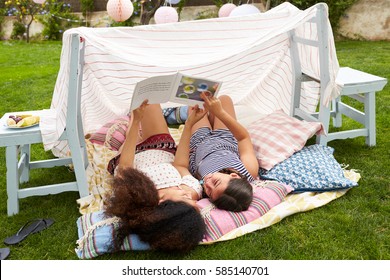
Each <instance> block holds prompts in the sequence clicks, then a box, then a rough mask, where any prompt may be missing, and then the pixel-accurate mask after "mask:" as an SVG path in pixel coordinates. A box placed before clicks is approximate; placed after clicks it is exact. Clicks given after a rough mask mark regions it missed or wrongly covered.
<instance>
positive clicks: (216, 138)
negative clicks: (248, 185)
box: [190, 127, 254, 182]
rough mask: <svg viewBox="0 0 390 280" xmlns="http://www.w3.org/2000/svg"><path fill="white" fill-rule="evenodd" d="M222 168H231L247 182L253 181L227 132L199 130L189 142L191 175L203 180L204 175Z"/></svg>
mask: <svg viewBox="0 0 390 280" xmlns="http://www.w3.org/2000/svg"><path fill="white" fill-rule="evenodd" d="M224 168H233V169H234V170H236V171H238V172H239V173H241V174H242V175H244V176H245V177H246V178H247V179H248V181H250V182H252V181H253V180H254V178H253V177H252V176H251V175H250V173H249V172H248V170H247V169H246V168H245V166H244V164H243V163H242V162H241V160H240V155H239V152H238V143H237V140H236V138H234V136H233V134H232V133H231V132H230V131H229V130H226V129H216V130H211V129H210V128H208V127H202V128H199V129H198V130H197V131H196V132H195V133H194V134H193V135H192V137H191V142H190V172H191V174H192V175H193V176H195V177H197V176H199V177H200V178H202V179H203V178H204V177H205V176H206V175H208V174H211V173H214V172H218V171H220V170H221V169H224Z"/></svg>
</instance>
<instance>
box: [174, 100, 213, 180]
mask: <svg viewBox="0 0 390 280" xmlns="http://www.w3.org/2000/svg"><path fill="white" fill-rule="evenodd" d="M206 113H207V111H206V110H203V109H200V108H199V106H197V105H196V106H195V107H194V109H193V110H192V111H191V113H190V115H189V116H188V119H187V120H186V122H185V126H184V130H183V133H182V135H181V137H180V143H179V145H178V147H177V149H176V155H175V160H174V161H173V166H175V167H176V168H178V167H182V168H185V169H187V172H188V166H189V159H190V139H191V128H192V126H193V125H194V124H195V123H197V122H198V121H199V120H200V119H202V118H203V116H204V115H205V114H206ZM179 172H180V171H179ZM187 174H189V172H188V173H187ZM187 174H185V175H187ZM181 175H182V176H184V175H183V174H181Z"/></svg>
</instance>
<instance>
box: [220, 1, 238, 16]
mask: <svg viewBox="0 0 390 280" xmlns="http://www.w3.org/2000/svg"><path fill="white" fill-rule="evenodd" d="M235 8H237V6H236V5H234V4H233V3H227V4H225V5H223V6H222V7H221V8H220V9H219V11H218V17H228V16H229V15H230V13H231V12H232V11H233V10H234V9H235Z"/></svg>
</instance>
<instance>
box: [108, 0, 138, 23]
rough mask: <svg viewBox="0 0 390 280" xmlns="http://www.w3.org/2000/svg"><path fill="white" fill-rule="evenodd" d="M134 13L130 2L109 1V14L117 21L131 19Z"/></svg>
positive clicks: (123, 0)
mask: <svg viewBox="0 0 390 280" xmlns="http://www.w3.org/2000/svg"><path fill="white" fill-rule="evenodd" d="M133 11H134V6H133V3H132V2H131V1H130V0H108V2H107V13H108V15H109V16H110V17H112V18H113V19H114V20H115V21H125V20H127V19H128V18H130V17H131V15H132V14H133Z"/></svg>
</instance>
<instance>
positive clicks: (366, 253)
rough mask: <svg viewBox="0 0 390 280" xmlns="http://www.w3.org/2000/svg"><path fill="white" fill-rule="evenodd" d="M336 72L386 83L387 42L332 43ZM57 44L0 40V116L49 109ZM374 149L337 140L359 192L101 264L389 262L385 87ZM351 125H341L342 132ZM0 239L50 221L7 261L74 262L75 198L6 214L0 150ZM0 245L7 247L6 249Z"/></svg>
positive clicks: (27, 203)
mask: <svg viewBox="0 0 390 280" xmlns="http://www.w3.org/2000/svg"><path fill="white" fill-rule="evenodd" d="M336 47H337V53H338V58H339V62H340V65H341V66H349V67H351V68H355V69H358V70H362V71H365V72H368V73H371V74H374V75H378V76H382V77H386V78H387V79H388V80H390V67H389V64H390V44H389V42H359V41H342V42H337V44H336ZM60 53H61V42H46V43H35V42H34V43H31V44H26V43H23V42H8V41H6V42H4V41H3V42H0V69H1V70H0V94H1V100H2V102H1V103H0V114H1V115H3V114H4V113H6V112H10V111H23V110H39V109H44V108H49V107H50V102H51V96H52V91H53V88H54V84H55V81H56V76H57V72H58V70H59V59H60ZM376 106H377V107H376V112H377V145H376V146H375V147H367V146H365V145H364V138H363V137H359V138H354V139H348V140H336V141H332V142H330V143H329V146H331V147H334V148H335V157H336V159H337V160H338V161H339V162H340V163H344V164H348V165H349V168H350V169H356V170H358V171H359V172H360V173H361V175H362V179H361V181H360V182H359V186H358V187H356V188H353V189H352V190H350V191H349V192H348V193H347V194H346V195H345V196H343V197H341V198H339V199H337V200H335V201H333V202H331V203H329V204H327V205H325V206H323V207H321V208H318V209H315V210H313V211H310V212H306V213H299V214H296V215H292V216H289V217H287V218H285V219H284V220H282V221H281V222H279V223H278V224H276V225H273V226H271V227H269V228H266V229H263V230H260V231H256V232H254V233H251V234H248V235H245V236H242V237H240V238H237V239H234V240H232V241H227V242H223V243H222V242H220V243H216V244H213V245H210V246H199V247H198V248H196V249H195V250H194V251H192V252H191V253H189V254H187V255H172V254H165V253H160V252H152V251H148V252H123V253H116V254H107V255H104V256H101V257H99V259H113V260H115V259H139V260H141V259H169V260H172V259H184V260H191V259H197V260H204V259H209V260H223V259H230V260H258V259H264V260H301V259H307V260H318V259H320V260H321V259H324V260H325V259H329V260H339V259H347V260H360V259H362V260H389V259H390V230H389V228H390V200H389V199H390V184H389V178H390V172H389V166H390V130H389V127H390V126H389V123H390V116H389V111H390V86H389V85H386V87H385V89H384V90H383V91H381V92H378V93H377V95H376ZM356 126H357V124H356V123H354V122H352V121H349V120H347V119H345V122H344V124H343V128H342V129H348V128H351V127H356ZM33 149H34V152H33V156H34V158H35V157H36V158H42V157H50V156H51V153H50V152H43V149H42V146H41V145H34V146H33ZM0 174H1V176H0V228H1V231H0V240H4V239H5V238H6V237H8V236H11V235H13V234H15V233H16V232H17V230H18V229H19V228H20V227H21V226H22V225H23V224H24V223H26V222H27V221H29V220H32V219H35V218H43V217H50V218H53V219H54V220H55V221H56V222H55V224H54V225H52V226H51V227H50V229H48V230H45V231H42V232H41V233H38V234H34V235H31V236H29V237H28V238H27V239H25V240H24V241H23V242H21V243H20V244H19V245H14V246H10V248H11V255H10V257H9V259H14V260H27V259H28V260H53V259H56V260H72V259H78V258H77V256H76V254H75V252H74V249H75V247H76V240H77V227H76V219H77V218H78V217H79V212H78V205H77V204H76V199H77V198H78V194H77V193H75V192H68V193H62V194H58V195H50V196H43V197H30V198H25V199H22V200H21V201H20V213H19V214H18V215H14V216H12V217H8V216H7V208H6V207H7V193H6V179H5V174H6V167H5V149H4V148H0ZM71 179H73V174H72V173H71V172H69V171H68V169H67V168H65V167H57V168H53V169H47V170H34V171H33V172H32V178H31V181H30V183H29V184H31V185H34V184H48V183H51V182H53V183H54V182H57V181H58V180H60V181H67V180H71ZM0 247H5V245H4V244H2V245H0Z"/></svg>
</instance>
